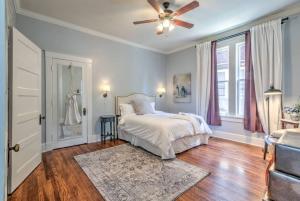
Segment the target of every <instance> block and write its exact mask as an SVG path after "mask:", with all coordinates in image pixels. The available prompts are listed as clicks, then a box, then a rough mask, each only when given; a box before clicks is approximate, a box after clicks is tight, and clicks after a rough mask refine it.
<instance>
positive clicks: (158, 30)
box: [156, 23, 164, 32]
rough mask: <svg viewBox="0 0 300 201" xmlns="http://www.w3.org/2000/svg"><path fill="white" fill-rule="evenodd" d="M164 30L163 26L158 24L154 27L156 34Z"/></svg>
mask: <svg viewBox="0 0 300 201" xmlns="http://www.w3.org/2000/svg"><path fill="white" fill-rule="evenodd" d="M163 30H164V26H163V24H162V23H159V24H158V26H157V27H156V31H157V32H162V31H163Z"/></svg>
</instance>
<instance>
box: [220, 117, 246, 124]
mask: <svg viewBox="0 0 300 201" xmlns="http://www.w3.org/2000/svg"><path fill="white" fill-rule="evenodd" d="M221 121H225V122H234V123H243V121H244V120H243V117H239V116H230V115H221Z"/></svg>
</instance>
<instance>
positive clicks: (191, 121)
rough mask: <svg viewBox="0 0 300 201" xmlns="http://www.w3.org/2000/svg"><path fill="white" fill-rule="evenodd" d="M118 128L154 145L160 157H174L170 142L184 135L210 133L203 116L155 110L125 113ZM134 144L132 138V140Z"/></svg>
mask: <svg viewBox="0 0 300 201" xmlns="http://www.w3.org/2000/svg"><path fill="white" fill-rule="evenodd" d="M119 127H120V129H122V130H124V131H126V132H127V133H130V134H131V135H133V136H136V137H139V138H141V139H143V140H146V141H147V142H149V143H151V144H153V145H156V146H157V147H158V148H159V149H160V151H161V153H162V156H161V157H162V158H163V159H165V158H174V157H175V153H174V150H173V148H172V142H173V141H175V140H177V139H180V138H182V137H186V136H192V135H198V134H204V133H205V134H211V130H210V128H209V127H208V125H207V124H206V122H205V121H204V120H203V118H201V117H199V116H196V115H192V114H187V113H181V114H170V113H164V112H157V113H156V114H147V115H135V114H132V115H127V116H124V117H122V118H121V120H120V123H119ZM131 143H132V144H134V139H133V142H131Z"/></svg>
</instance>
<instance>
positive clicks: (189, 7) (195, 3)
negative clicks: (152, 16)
mask: <svg viewBox="0 0 300 201" xmlns="http://www.w3.org/2000/svg"><path fill="white" fill-rule="evenodd" d="M198 6H199V2H198V1H193V2H191V3H189V4H187V5H185V6H183V7H182V8H179V9H178V10H177V11H175V12H174V13H173V16H179V15H182V14H184V13H186V12H189V11H191V10H193V9H194V8H197V7H198Z"/></svg>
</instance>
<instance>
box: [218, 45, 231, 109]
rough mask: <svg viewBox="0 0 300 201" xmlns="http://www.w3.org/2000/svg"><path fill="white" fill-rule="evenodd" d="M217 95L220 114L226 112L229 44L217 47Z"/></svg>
mask: <svg viewBox="0 0 300 201" xmlns="http://www.w3.org/2000/svg"><path fill="white" fill-rule="evenodd" d="M217 67H218V72H217V74H218V95H219V108H220V114H223V115H224V114H228V113H229V111H228V105H229V103H228V93H229V89H228V86H229V85H228V81H229V46H226V47H222V48H218V49H217Z"/></svg>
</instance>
